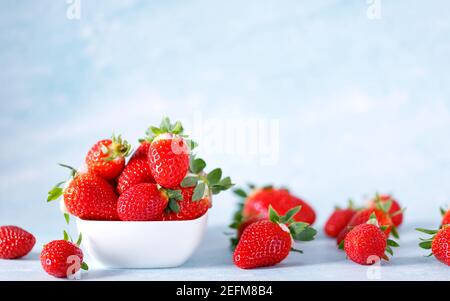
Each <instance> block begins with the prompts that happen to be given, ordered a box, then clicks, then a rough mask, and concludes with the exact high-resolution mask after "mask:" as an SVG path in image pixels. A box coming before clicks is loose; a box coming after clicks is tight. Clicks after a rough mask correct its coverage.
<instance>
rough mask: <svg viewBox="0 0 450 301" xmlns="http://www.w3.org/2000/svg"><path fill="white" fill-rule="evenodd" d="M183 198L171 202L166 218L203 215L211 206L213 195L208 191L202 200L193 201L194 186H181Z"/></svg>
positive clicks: (171, 219)
mask: <svg viewBox="0 0 450 301" xmlns="http://www.w3.org/2000/svg"><path fill="white" fill-rule="evenodd" d="M177 189H178V190H180V191H181V194H182V196H183V198H182V199H181V200H179V201H177V202H171V203H169V208H168V209H169V210H167V211H166V213H165V215H164V220H170V221H177V220H194V219H197V218H199V217H201V216H203V215H204V214H205V213H206V212H207V211H208V209H209V208H210V207H211V196H210V195H209V193H206V194H205V195H204V196H203V197H202V198H201V199H200V200H197V201H193V200H192V197H193V195H194V187H186V188H184V187H179V188H177Z"/></svg>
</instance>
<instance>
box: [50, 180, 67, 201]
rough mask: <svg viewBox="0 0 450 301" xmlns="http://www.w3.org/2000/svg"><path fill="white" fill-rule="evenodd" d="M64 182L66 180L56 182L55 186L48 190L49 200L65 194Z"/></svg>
mask: <svg viewBox="0 0 450 301" xmlns="http://www.w3.org/2000/svg"><path fill="white" fill-rule="evenodd" d="M62 184H64V182H60V183H58V184H56V185H55V187H53V188H52V189H51V190H50V191H49V192H48V197H47V202H51V201H55V200H57V199H59V198H60V197H61V195H62V194H63V189H62V188H61V185H62Z"/></svg>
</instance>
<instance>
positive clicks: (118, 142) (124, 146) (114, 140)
mask: <svg viewBox="0 0 450 301" xmlns="http://www.w3.org/2000/svg"><path fill="white" fill-rule="evenodd" d="M100 148H101V151H102V153H103V154H104V155H105V156H107V157H105V158H103V160H105V161H108V162H109V161H113V160H115V159H117V158H125V157H127V156H129V155H130V152H131V145H130V144H129V143H128V141H127V140H125V139H122V136H121V135H119V136H116V135H114V134H113V135H112V137H111V144H110V145H109V146H106V145H103V144H102V145H101V147H100Z"/></svg>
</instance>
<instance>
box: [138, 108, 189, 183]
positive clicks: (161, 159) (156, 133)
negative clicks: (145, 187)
mask: <svg viewBox="0 0 450 301" xmlns="http://www.w3.org/2000/svg"><path fill="white" fill-rule="evenodd" d="M147 136H148V137H147V139H146V140H147V141H148V142H149V143H150V147H149V150H148V157H149V162H150V170H151V173H152V175H153V178H154V179H155V181H156V183H158V184H159V185H161V186H163V187H165V188H175V187H178V186H179V185H180V183H181V181H182V180H183V179H184V177H185V176H186V174H187V172H188V169H189V154H190V149H189V147H188V143H187V142H186V140H185V139H184V136H183V126H182V125H181V123H180V122H179V121H177V122H176V123H175V124H171V123H170V120H169V118H167V117H166V118H164V119H163V121H162V122H161V125H160V127H159V128H157V127H150V129H149V130H148V131H147Z"/></svg>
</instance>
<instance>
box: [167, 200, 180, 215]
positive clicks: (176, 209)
mask: <svg viewBox="0 0 450 301" xmlns="http://www.w3.org/2000/svg"><path fill="white" fill-rule="evenodd" d="M169 209H170V210H171V211H173V212H175V213H178V212H180V206H179V205H178V202H177V201H175V200H174V199H172V200H170V201H169Z"/></svg>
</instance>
